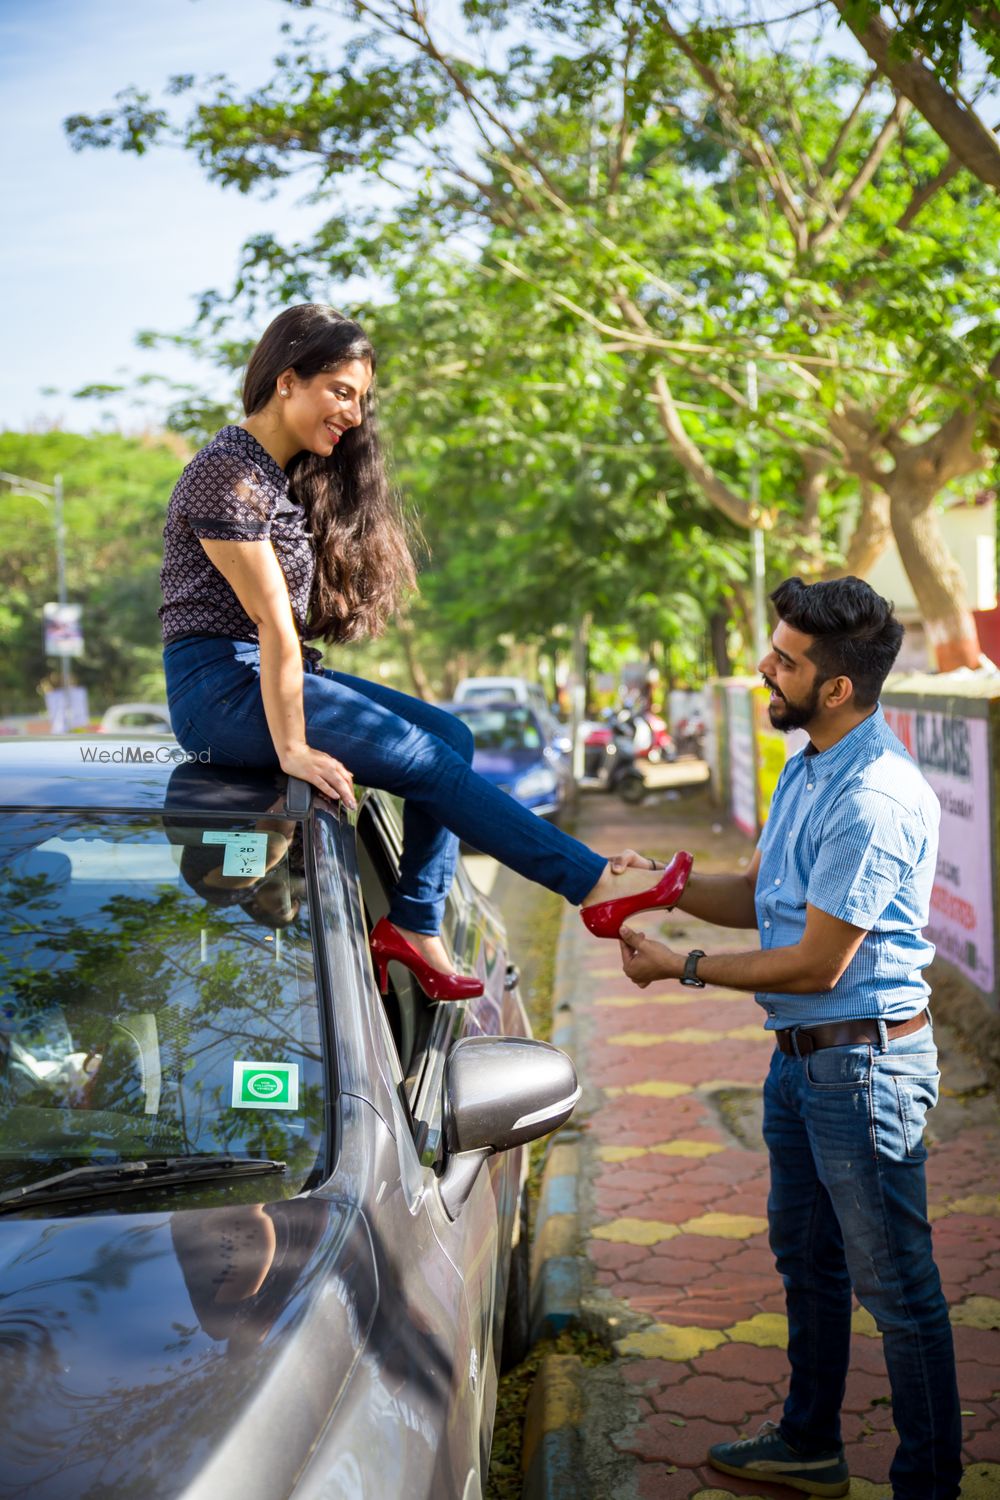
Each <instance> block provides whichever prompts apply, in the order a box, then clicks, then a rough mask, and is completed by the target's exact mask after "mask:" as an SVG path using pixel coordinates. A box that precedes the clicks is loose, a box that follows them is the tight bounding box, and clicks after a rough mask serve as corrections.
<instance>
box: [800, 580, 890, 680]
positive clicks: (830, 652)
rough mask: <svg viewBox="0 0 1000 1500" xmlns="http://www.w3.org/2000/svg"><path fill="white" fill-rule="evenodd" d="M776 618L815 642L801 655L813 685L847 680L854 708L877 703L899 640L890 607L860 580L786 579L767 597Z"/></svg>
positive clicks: (886, 600)
mask: <svg viewBox="0 0 1000 1500" xmlns="http://www.w3.org/2000/svg"><path fill="white" fill-rule="evenodd" d="M771 603H772V604H773V605H774V607H775V609H776V611H777V613H778V619H779V620H783V621H784V623H785V624H786V625H791V627H792V629H793V630H800V631H801V632H802V634H803V635H811V636H814V637H815V639H814V641H813V643H812V645H811V646H810V647H809V650H808V651H807V652H806V655H807V656H808V657H809V660H810V661H811V662H814V663H815V665H816V669H817V671H818V673H819V676H818V679H817V681H819V682H826V681H827V680H828V679H829V678H831V677H849V678H850V679H851V682H852V683H853V684H854V701H855V703H856V704H857V706H858V707H859V708H871V707H872V706H873V705H874V704H875V703H877V702H878V695H879V693H880V692H881V691H882V684H883V683H884V682H885V679H886V678H887V677H888V675H889V673H890V672H891V671H892V664H893V662H894V661H895V660H896V657H897V656H898V655H899V648H900V646H901V644H902V641H903V627H902V625H901V624H900V623H899V621H898V620H897V619H896V617H895V615H894V614H893V610H892V604H891V603H890V602H889V600H888V599H883V598H882V596H881V594H876V592H875V590H874V589H873V588H872V587H871V585H870V584H867V583H865V581H864V579H862V578H834V579H831V581H830V582H829V583H803V581H802V579H801V578H788V579H786V580H785V582H784V583H782V584H779V586H778V587H777V588H776V589H775V591H774V593H773V594H772V595H771Z"/></svg>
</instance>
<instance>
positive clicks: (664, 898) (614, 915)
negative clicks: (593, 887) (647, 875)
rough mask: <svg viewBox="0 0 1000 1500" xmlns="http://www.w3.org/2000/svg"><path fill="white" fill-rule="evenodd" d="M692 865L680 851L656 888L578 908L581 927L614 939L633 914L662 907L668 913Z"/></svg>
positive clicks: (691, 861) (680, 892)
mask: <svg viewBox="0 0 1000 1500" xmlns="http://www.w3.org/2000/svg"><path fill="white" fill-rule="evenodd" d="M693 864H694V855H693V854H688V853H686V851H685V850H683V849H679V850H678V852H677V853H676V854H675V855H674V857H673V859H672V860H671V861H670V863H669V864H668V865H667V867H666V869H665V870H664V872H663V874H662V875H661V876H660V880H659V884H657V885H654V886H652V887H651V889H650V890H648V891H640V892H639V893H638V895H636V896H619V897H618V898H617V900H615V901H595V902H594V903H593V905H592V906H581V907H580V916H581V917H582V918H583V925H584V926H585V927H586V928H587V929H588V930H589V931H590V932H592V933H593V934H594V936H595V937H606V938H615V937H617V936H618V930H619V928H620V927H621V925H622V923H623V922H625V921H627V920H628V918H629V917H630V916H631V915H632V913H633V912H637V911H653V910H654V908H663V907H665V908H666V910H667V911H670V909H671V908H672V907H674V906H676V905H677V902H678V901H679V900H680V898H681V894H682V892H683V890H684V887H685V886H686V885H687V878H688V876H689V875H690V874H691V866H692V865H693Z"/></svg>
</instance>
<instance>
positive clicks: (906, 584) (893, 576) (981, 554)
mask: <svg viewBox="0 0 1000 1500" xmlns="http://www.w3.org/2000/svg"><path fill="white" fill-rule="evenodd" d="M996 509H997V503H996V499H995V498H990V499H984V500H982V501H980V502H979V503H978V504H972V505H953V506H950V507H949V508H948V509H947V510H945V511H942V512H941V517H940V519H941V531H942V534H943V536H944V539H945V542H946V543H947V546H948V549H949V551H950V552H951V554H952V556H953V557H954V558H955V560H956V562H957V563H958V565H959V567H960V568H961V570H962V573H963V574H964V576H965V586H966V588H967V589H968V594H969V608H970V609H982V610H987V609H995V608H996V606H997V534H996V524H997V517H996ZM868 582H869V583H870V584H871V586H872V588H873V589H875V590H876V592H877V593H879V594H881V595H883V597H884V598H886V599H891V600H892V601H893V603H894V604H895V606H896V614H897V615H898V617H899V618H900V620H902V622H903V624H904V625H905V626H906V637H905V639H904V641H903V649H902V651H901V652H900V657H899V662H898V667H899V669H900V670H901V671H904V672H921V671H924V670H925V669H926V668H927V667H928V666H933V664H934V658H933V653H932V652H931V650H930V647H929V645H928V643H927V639H926V637H925V635H924V627H923V620H922V619H921V617H920V611H919V609H918V608H917V601H916V599H915V598H914V597H913V590H912V588H911V587H910V581H909V579H908V578H907V576H906V573H905V572H904V570H903V564H902V562H901V561H900V557H899V550H898V548H897V547H896V544H895V542H890V544H889V546H888V547H887V548H886V550H885V551H884V552H883V554H882V556H881V557H880V558H879V560H878V562H877V563H876V564H875V566H874V568H872V570H871V572H870V573H869V574H868Z"/></svg>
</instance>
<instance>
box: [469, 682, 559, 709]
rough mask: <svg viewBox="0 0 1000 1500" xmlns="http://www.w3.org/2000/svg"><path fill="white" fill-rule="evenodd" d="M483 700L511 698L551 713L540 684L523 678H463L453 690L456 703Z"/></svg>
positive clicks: (516, 701)
mask: <svg viewBox="0 0 1000 1500" xmlns="http://www.w3.org/2000/svg"><path fill="white" fill-rule="evenodd" d="M484 698H511V699H513V701H514V702H515V703H525V704H530V706H531V707H532V708H534V709H535V710H536V711H537V712H539V713H543V714H548V713H551V709H550V708H549V704H548V699H547V698H546V696H545V691H544V689H543V688H542V685H541V683H538V682H529V681H528V680H527V678H525V677H463V678H462V679H461V681H460V682H459V684H458V686H457V687H456V689H455V694H454V701H455V702H456V703H471V702H473V701H476V702H481V701H482V700H483V699H484Z"/></svg>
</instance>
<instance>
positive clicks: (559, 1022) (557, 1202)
mask: <svg viewBox="0 0 1000 1500" xmlns="http://www.w3.org/2000/svg"><path fill="white" fill-rule="evenodd" d="M567 915H573V914H571V913H568V914H567ZM568 940H569V939H568V932H567V921H566V919H565V918H564V920H563V923H562V926H561V927H560V930H559V942H558V946H557V952H556V981H555V994H554V1009H555V1013H554V1016H553V1027H552V1043H553V1045H554V1046H556V1047H560V1048H561V1049H562V1050H563V1051H564V1052H567V1053H568V1054H569V1056H570V1057H572V1058H573V1060H574V1062H575V1061H576V1056H575V1053H576V1020H575V1017H574V1015H573V1011H572V1008H571V1006H570V1004H569V1001H568V999H567V998H566V997H565V996H564V995H562V994H561V991H562V989H563V986H562V985H561V984H560V975H561V974H564V973H566V972H567V969H568V964H567V962H566V957H567V954H566V949H567V945H568ZM578 1107H579V1106H578ZM580 1167H581V1147H580V1132H579V1130H578V1129H575V1128H574V1126H573V1123H572V1120H570V1122H569V1123H568V1124H567V1125H566V1126H565V1127H564V1128H563V1129H562V1130H560V1131H558V1132H557V1133H556V1134H555V1135H554V1136H553V1137H552V1138H551V1140H550V1142H549V1145H548V1150H547V1152H546V1156H545V1165H544V1167H543V1168H542V1180H541V1189H540V1193H539V1199H538V1210H537V1213H536V1216H535V1224H534V1232H533V1235H532V1244H531V1287H532V1294H531V1342H532V1343H533V1344H536V1343H537V1342H538V1340H539V1339H541V1338H545V1337H550V1336H551V1335H553V1334H556V1333H560V1332H561V1331H562V1330H563V1329H564V1328H567V1327H568V1326H569V1325H570V1324H571V1323H574V1322H576V1321H578V1320H579V1315H580V1298H581V1291H582V1288H581V1283H580V1272H581V1265H580V1253H579V1252H580V1225H579V1213H580V1198H579V1183H580ZM537 1379H539V1380H540V1379H541V1372H539V1376H538V1377H537Z"/></svg>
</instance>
